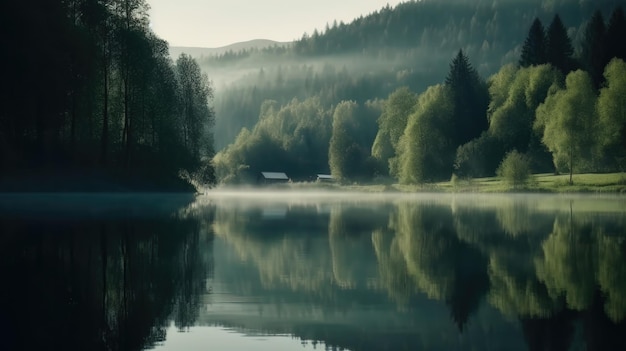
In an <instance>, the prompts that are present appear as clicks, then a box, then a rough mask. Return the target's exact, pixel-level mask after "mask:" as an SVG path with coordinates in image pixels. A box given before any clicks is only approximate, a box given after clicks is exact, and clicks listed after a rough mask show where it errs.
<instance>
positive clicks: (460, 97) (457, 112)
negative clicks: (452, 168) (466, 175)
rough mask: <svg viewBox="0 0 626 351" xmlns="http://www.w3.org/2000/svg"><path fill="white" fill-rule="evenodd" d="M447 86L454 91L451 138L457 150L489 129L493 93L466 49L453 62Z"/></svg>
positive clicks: (447, 78) (460, 51)
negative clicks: (491, 93) (490, 98)
mask: <svg viewBox="0 0 626 351" xmlns="http://www.w3.org/2000/svg"><path fill="white" fill-rule="evenodd" d="M446 86H447V87H448V88H449V89H450V91H451V93H452V98H453V101H454V114H453V118H452V120H453V122H452V131H451V135H450V136H451V139H452V142H453V145H455V147H456V146H459V145H462V144H465V143H466V142H468V141H470V140H472V139H474V138H476V137H478V136H479V135H480V133H481V132H482V131H484V130H487V127H488V122H487V107H488V105H489V92H488V90H487V85H486V84H485V82H484V81H483V80H482V79H480V77H479V76H478V73H477V72H476V70H475V69H474V67H472V64H471V63H470V62H469V59H468V58H467V56H465V54H464V53H463V50H459V53H458V54H457V55H456V57H455V58H454V59H453V60H452V63H450V71H449V72H448V76H447V77H446Z"/></svg>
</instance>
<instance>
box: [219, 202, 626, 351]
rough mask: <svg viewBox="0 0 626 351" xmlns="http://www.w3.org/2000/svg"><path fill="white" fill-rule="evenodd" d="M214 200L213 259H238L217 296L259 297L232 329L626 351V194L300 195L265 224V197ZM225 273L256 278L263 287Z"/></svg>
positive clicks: (445, 344) (382, 343) (375, 341)
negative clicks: (218, 255)
mask: <svg viewBox="0 0 626 351" xmlns="http://www.w3.org/2000/svg"><path fill="white" fill-rule="evenodd" d="M214 201H215V203H217V204H218V205H217V207H216V208H217V210H216V211H217V215H216V221H215V223H214V229H215V233H216V235H217V238H218V241H219V242H220V245H221V246H223V248H222V249H221V250H220V251H227V250H228V249H232V250H233V255H234V256H235V257H234V258H233V257H231V258H230V259H229V260H230V261H229V260H227V261H228V263H227V264H228V265H229V267H230V269H229V270H224V271H223V275H224V276H225V277H224V281H226V282H227V284H226V286H227V287H226V288H225V290H227V291H229V293H233V292H235V293H236V294H241V295H245V294H246V292H254V294H255V296H256V300H254V301H248V302H249V303H252V304H258V305H259V306H260V305H263V306H262V308H261V309H262V311H263V312H262V313H261V312H258V313H257V312H255V311H257V310H254V309H251V310H249V313H248V314H246V315H245V317H242V316H238V318H234V319H229V317H228V316H221V318H222V321H225V322H227V323H228V322H230V323H235V324H238V325H251V324H247V323H248V322H247V321H248V320H252V319H255V318H257V317H258V316H260V315H261V314H262V315H263V319H265V320H268V319H271V314H272V311H274V313H276V314H277V315H279V316H280V318H282V321H283V323H282V325H281V326H280V327H275V329H274V330H275V331H276V332H289V333H294V334H295V335H300V336H301V337H303V338H308V339H312V340H323V341H326V342H330V344H331V345H338V346H341V347H345V348H349V349H359V350H369V349H372V350H374V349H380V348H381V347H389V346H390V345H393V348H394V349H420V348H424V349H432V348H435V349H437V348H443V349H445V348H449V347H458V348H460V349H469V348H472V347H479V348H481V347H493V346H494V345H498V346H497V347H496V348H497V349H546V348H548V349H563V350H567V349H570V348H581V347H585V348H587V349H614V348H623V347H624V346H625V345H624V341H623V340H620V335H621V333H622V332H624V331H626V327H625V322H624V317H625V311H626V309H625V307H626V306H625V305H624V302H625V301H626V300H625V299H626V286H625V284H626V283H625V282H626V280H625V279H624V278H626V276H624V273H623V272H624V270H625V269H626V256H625V255H626V244H625V242H624V240H625V233H624V230H625V228H626V221H625V211H626V210H625V208H626V207H625V206H624V204H625V203H624V199H623V198H620V197H605V198H602V197H563V196H560V197H554V196H528V197H521V196H520V197H516V196H501V197H483V196H469V197H463V196H460V197H441V198H425V199H415V198H412V199H407V198H399V199H387V200H386V201H383V202H380V203H376V204H373V203H371V202H368V201H363V202H359V201H353V200H345V201H343V202H342V201H339V202H336V201H329V202H330V205H328V206H327V207H322V208H320V205H319V204H318V203H312V204H309V203H306V201H303V200H302V198H299V199H298V201H297V202H294V203H287V204H285V203H283V206H286V207H287V210H286V211H284V216H282V217H281V218H272V219H266V218H264V217H263V216H260V215H255V214H254V213H255V212H259V213H262V212H263V208H264V206H266V204H264V203H262V202H261V203H258V204H257V205H251V203H246V205H245V206H243V205H238V204H237V202H236V201H235V202H230V201H224V200H223V199H219V200H214ZM313 202H315V201H313ZM267 206H269V208H271V207H272V206H275V205H274V204H272V203H271V202H268V203H267ZM303 223H306V224H305V225H303ZM325 223H327V229H326V226H325ZM219 261H220V260H218V262H219ZM219 266H220V264H219V263H218V268H217V269H218V270H219ZM243 272H245V273H243ZM231 276H237V277H243V276H245V277H251V276H256V277H258V280H256V282H258V285H255V283H254V282H255V280H254V279H252V280H250V279H247V278H246V279H245V282H236V281H233V280H232V279H231V278H229V277H231ZM243 286H245V289H244V288H243ZM294 300H295V301H297V303H293V301H294ZM259 301H262V302H259ZM268 301H274V302H271V303H270V302H268ZM272 306H273V307H275V309H274V310H272V308H271V307H272ZM367 311H376V312H375V317H373V318H376V319H377V321H378V323H379V324H370V323H371V322H370V321H368V317H367V316H366V315H365V312H367ZM319 315H322V316H323V318H321V319H318V318H316V317H317V316H319ZM303 316H304V317H303ZM303 318H304V319H309V320H313V321H315V322H314V323H309V324H307V323H306V322H303V321H302V319H303ZM442 318H443V319H442ZM209 319H210V318H209ZM218 319H219V318H217V319H210V320H211V321H213V322H215V321H216V320H218ZM444 319H445V320H447V322H446V321H445V320H444ZM288 321H292V324H293V325H288V326H287V325H284V324H289V322H288ZM255 323H256V325H257V327H258V324H263V322H262V321H261V320H258V319H257V320H256V321H255ZM271 324H272V323H268V325H271ZM301 324H303V325H301ZM310 324H314V325H310ZM319 324H325V325H326V326H333V328H329V329H332V330H323V331H322V330H319V329H320V328H319ZM337 324H340V325H342V326H343V328H335V326H336V325H337ZM383 326H384V327H383ZM494 333H495V334H496V335H498V336H497V337H496V336H494V335H493V334H494ZM435 335H436V336H435ZM355 340H367V341H366V342H364V343H360V342H357V341H355ZM426 340H427V341H426ZM450 340H455V341H454V342H452V343H451V341H450ZM403 345H405V346H403ZM408 345H410V346H408ZM416 345H418V346H416Z"/></svg>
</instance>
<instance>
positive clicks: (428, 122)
mask: <svg viewBox="0 0 626 351" xmlns="http://www.w3.org/2000/svg"><path fill="white" fill-rule="evenodd" d="M450 95H451V92H450V90H449V89H448V87H447V86H444V85H436V86H433V87H430V88H428V90H426V92H424V93H423V94H421V95H420V96H419V98H418V102H417V108H416V110H415V112H413V114H411V115H410V116H409V120H408V122H407V126H406V129H405V131H404V134H403V135H402V137H401V138H400V141H399V144H398V155H397V160H395V161H393V162H397V170H396V169H393V168H392V169H390V172H392V175H395V176H396V177H397V178H398V179H399V180H400V182H401V183H404V184H420V183H424V182H427V181H433V180H437V179H445V178H448V177H450V174H451V173H452V161H453V157H454V156H453V153H454V149H453V147H452V144H451V141H450V139H449V136H448V134H447V131H448V130H449V128H450V124H451V123H452V116H453V109H454V105H453V100H452V97H451V96H450ZM394 171H395V172H394ZM396 172H397V173H396Z"/></svg>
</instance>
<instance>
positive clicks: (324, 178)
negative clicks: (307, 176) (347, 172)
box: [316, 174, 335, 183]
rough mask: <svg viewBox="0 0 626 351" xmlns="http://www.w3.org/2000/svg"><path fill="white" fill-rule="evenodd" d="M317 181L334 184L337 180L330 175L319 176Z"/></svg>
mask: <svg viewBox="0 0 626 351" xmlns="http://www.w3.org/2000/svg"><path fill="white" fill-rule="evenodd" d="M316 181H317V182H319V183H333V182H334V181H335V178H333V176H332V175H330V174H318V175H317V180H316Z"/></svg>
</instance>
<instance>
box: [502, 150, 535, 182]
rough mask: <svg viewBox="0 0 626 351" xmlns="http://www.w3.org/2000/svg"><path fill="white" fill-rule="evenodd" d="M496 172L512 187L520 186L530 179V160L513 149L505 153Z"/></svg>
mask: <svg viewBox="0 0 626 351" xmlns="http://www.w3.org/2000/svg"><path fill="white" fill-rule="evenodd" d="M496 174H497V175H498V176H499V177H501V178H503V179H504V181H505V182H506V183H508V184H509V185H512V186H513V187H514V188H518V187H522V186H524V185H526V184H527V183H528V180H529V179H530V160H529V159H528V157H526V156H525V155H523V154H520V153H519V152H517V150H513V151H511V152H509V153H507V154H506V156H505V157H504V159H503V160H502V162H501V163H500V166H499V167H498V170H497V171H496Z"/></svg>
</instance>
